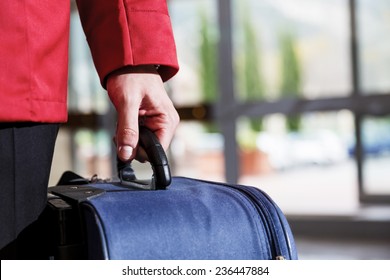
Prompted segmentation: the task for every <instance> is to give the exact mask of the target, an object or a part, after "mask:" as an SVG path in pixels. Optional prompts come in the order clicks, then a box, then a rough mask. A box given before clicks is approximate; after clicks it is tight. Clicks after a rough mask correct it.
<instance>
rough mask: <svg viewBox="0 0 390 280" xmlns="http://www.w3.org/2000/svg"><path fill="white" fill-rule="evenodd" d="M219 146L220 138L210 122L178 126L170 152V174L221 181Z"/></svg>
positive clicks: (221, 165) (221, 141)
mask: <svg viewBox="0 0 390 280" xmlns="http://www.w3.org/2000/svg"><path fill="white" fill-rule="evenodd" d="M223 147H224V142H223V137H222V135H221V134H220V132H219V131H218V130H217V127H216V125H215V124H214V123H206V124H202V123H199V122H182V123H180V125H179V127H178V129H177V131H176V134H175V139H174V141H173V142H172V144H171V149H170V157H171V159H170V163H171V167H172V173H173V174H174V175H176V176H185V177H194V178H200V179H205V180H213V181H224V180H225V178H224V174H225V172H224V156H223Z"/></svg>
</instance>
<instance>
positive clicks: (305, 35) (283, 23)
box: [233, 0, 351, 101]
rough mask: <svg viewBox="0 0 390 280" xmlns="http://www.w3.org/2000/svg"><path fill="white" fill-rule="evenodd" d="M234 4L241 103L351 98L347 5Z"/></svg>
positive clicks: (305, 1)
mask: <svg viewBox="0 0 390 280" xmlns="http://www.w3.org/2000/svg"><path fill="white" fill-rule="evenodd" d="M233 2H234V9H233V10H234V28H233V29H234V30H233V32H234V50H235V51H234V60H235V69H236V74H235V75H236V87H237V94H238V96H239V98H241V99H243V100H247V101H250V100H253V99H256V100H262V99H266V100H272V99H277V98H280V97H306V98H316V97H324V96H345V95H348V94H349V93H350V92H351V83H350V69H349V41H348V38H349V29H348V9H347V8H348V6H347V4H348V3H347V2H348V1H345V0H344V1H340V0H331V1H329V0H318V1H311V0H295V1H288V0H262V1H258V0H237V1H233ZM330 19H331V20H330Z"/></svg>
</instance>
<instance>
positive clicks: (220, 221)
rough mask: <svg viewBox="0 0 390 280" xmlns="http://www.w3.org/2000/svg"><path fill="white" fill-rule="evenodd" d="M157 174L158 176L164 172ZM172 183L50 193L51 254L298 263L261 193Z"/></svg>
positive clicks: (282, 221)
mask: <svg viewBox="0 0 390 280" xmlns="http://www.w3.org/2000/svg"><path fill="white" fill-rule="evenodd" d="M160 152H161V151H159V152H158V153H160ZM147 153H148V156H149V159H150V158H151V157H153V156H150V152H148V151H147ZM158 153H157V154H158ZM157 157H159V156H157ZM152 161H153V162H156V160H155V159H153V160H152ZM157 162H159V163H161V161H159V160H157ZM163 162H164V161H163ZM153 166H154V167H153ZM152 167H153V170H154V174H155V175H156V173H157V172H159V171H158V168H159V167H161V164H160V165H159V167H158V168H156V167H155V164H154V165H153V163H152ZM160 169H161V168H160ZM161 170H162V169H161ZM161 170H160V171H161ZM164 172H165V173H166V174H168V176H170V174H169V172H167V171H166V170H165V171H164V170H163V171H162V173H164ZM159 173H161V172H159ZM164 176H165V175H164ZM164 176H161V177H164ZM130 177H131V176H130ZM159 180H160V179H159ZM167 182H168V183H170V186H169V187H168V188H167V189H166V190H164V189H161V190H160V189H158V188H157V190H136V189H134V188H133V187H129V186H126V184H125V185H123V180H122V184H120V183H118V182H111V183H110V182H95V183H90V182H85V181H83V180H82V179H81V180H80V181H77V180H76V181H75V180H73V182H72V184H76V186H71V185H65V186H58V187H54V188H50V192H51V193H52V194H55V195H54V196H52V197H51V199H49V203H48V207H47V211H46V212H50V213H56V214H55V215H53V214H50V215H46V216H50V217H53V216H54V217H56V218H55V219H57V222H56V223H53V222H51V224H53V225H55V227H54V228H55V229H54V230H52V234H53V235H54V236H57V237H56V238H55V241H54V243H56V246H54V247H55V248H54V249H53V248H51V250H50V252H51V253H50V254H51V255H54V258H76V259H80V258H88V259H129V260H131V259H141V260H144V259H149V260H150V259H163V260H169V259H181V260H185V259H193V260H195V259H241V260H247V259H264V260H271V259H297V252H296V248H295V243H294V239H293V235H292V232H291V230H290V227H289V225H288V222H287V220H286V218H285V216H284V215H283V213H282V212H281V210H280V209H279V208H278V206H277V205H276V204H275V203H274V202H273V201H272V199H271V198H270V197H269V196H268V195H267V194H265V193H264V192H262V191H261V190H260V189H258V188H255V187H249V186H241V185H228V184H223V183H216V182H208V181H202V180H197V179H191V178H184V177H174V178H169V180H168V181H167ZM86 183H87V184H86ZM52 219H53V218H52ZM59 220H61V221H59Z"/></svg>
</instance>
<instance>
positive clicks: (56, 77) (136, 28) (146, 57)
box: [0, 0, 178, 122]
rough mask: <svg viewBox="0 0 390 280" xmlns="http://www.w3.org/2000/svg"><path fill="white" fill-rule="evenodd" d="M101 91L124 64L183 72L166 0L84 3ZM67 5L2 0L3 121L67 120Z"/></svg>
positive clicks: (62, 2)
mask: <svg viewBox="0 0 390 280" xmlns="http://www.w3.org/2000/svg"><path fill="white" fill-rule="evenodd" d="M77 2H78V8H79V13H80V17H81V21H82V24H83V27H84V31H85V33H86V37H87V41H88V43H89V46H90V48H91V52H92V56H93V59H94V63H95V66H96V69H97V71H98V74H99V77H100V79H101V82H102V85H103V86H104V83H105V78H106V77H107V75H108V74H109V73H110V72H112V71H114V70H116V69H119V68H121V67H123V66H127V65H140V64H155V65H161V67H160V68H159V72H160V75H161V77H162V78H163V80H164V81H165V80H167V79H169V78H170V77H172V76H173V75H174V74H175V73H176V72H177V70H178V64H177V59H176V51H175V45H174V40H173V35H172V28H171V23H170V19H169V15H168V11H167V5H166V1H165V0H78V1H77ZM69 17H70V4H69V1H68V0H57V1H53V0H39V1H37V0H2V1H0V122H16V121H33V122H65V121H66V120H67V107H66V105H67V83H68V41H69Z"/></svg>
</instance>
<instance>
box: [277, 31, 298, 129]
mask: <svg viewBox="0 0 390 280" xmlns="http://www.w3.org/2000/svg"><path fill="white" fill-rule="evenodd" d="M294 45H295V43H294V37H293V34H292V33H291V32H283V33H282V35H281V36H280V49H281V85H280V91H281V95H282V96H284V97H298V96H299V92H300V90H301V69H300V63H299V58H298V55H297V53H296V50H295V46H294ZM286 122H287V128H288V130H289V131H298V130H299V129H300V126H301V117H300V116H289V117H287V120H286Z"/></svg>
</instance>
